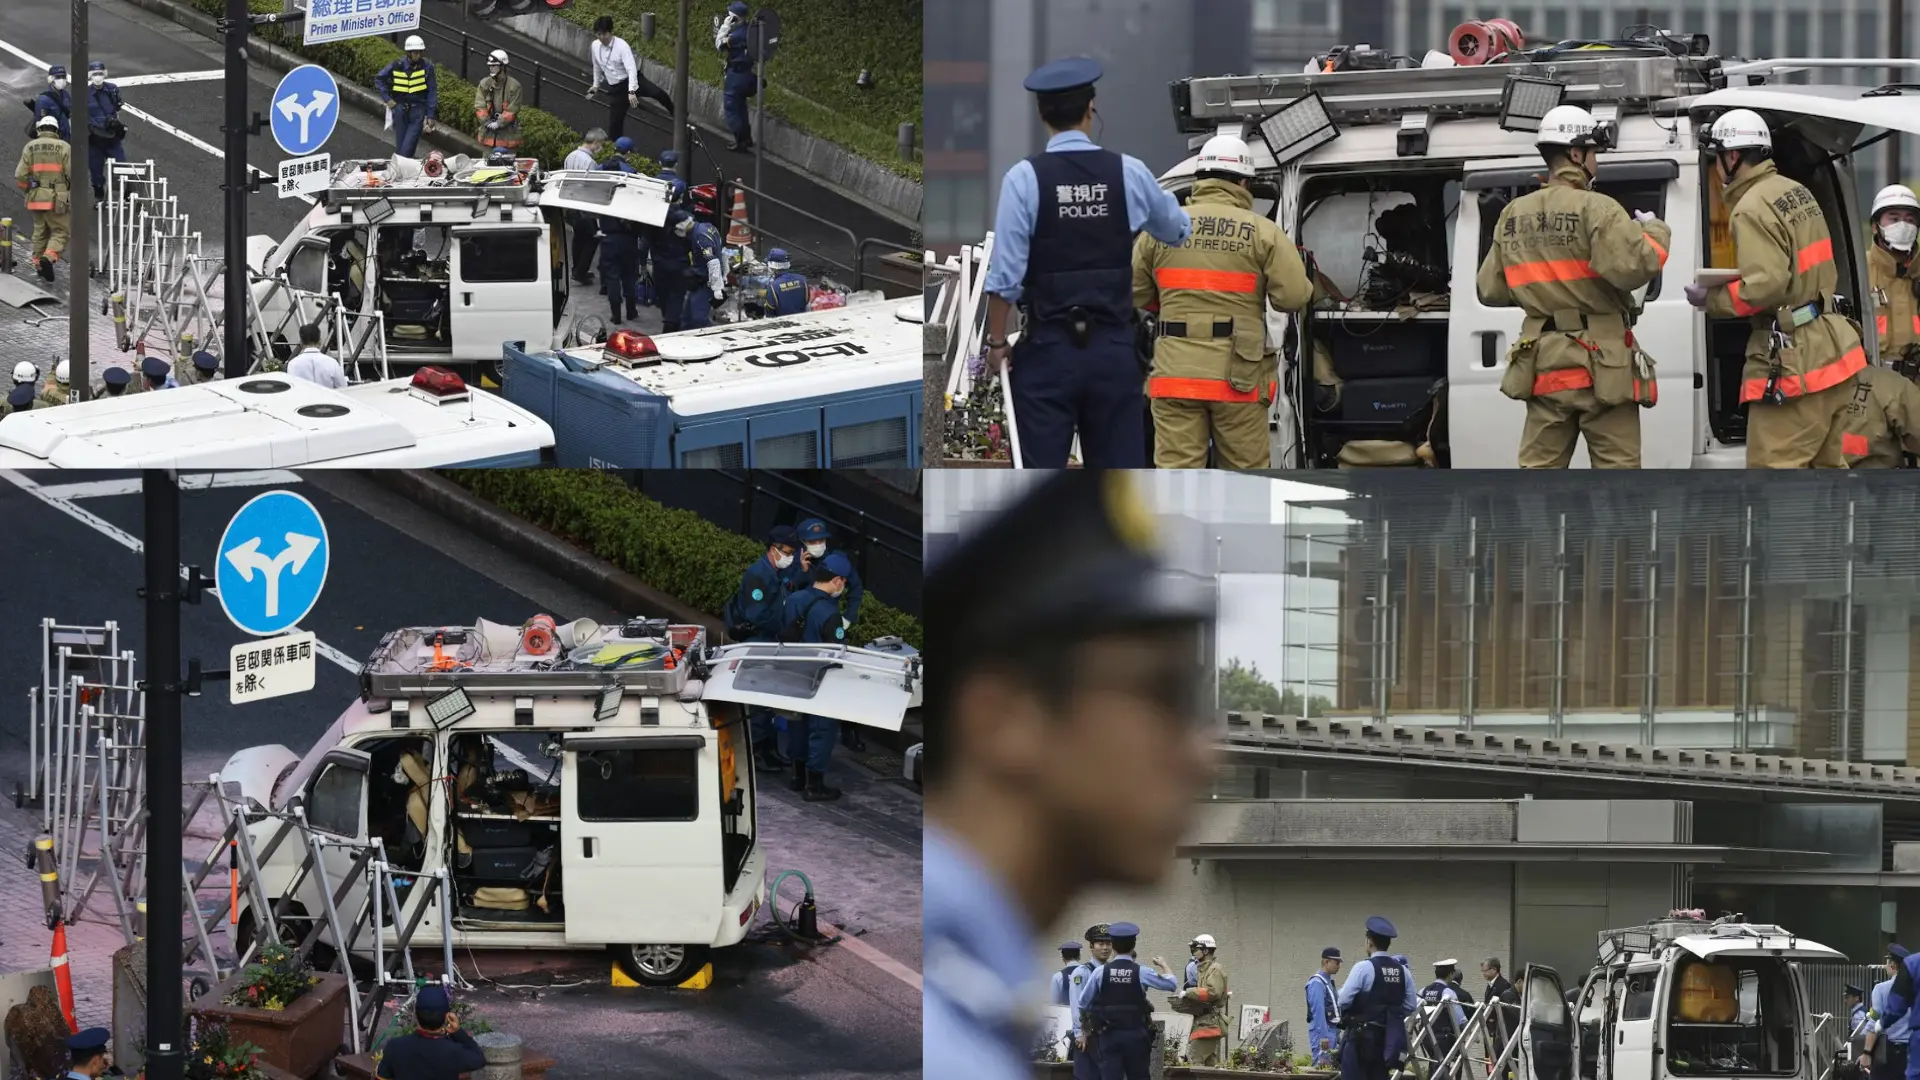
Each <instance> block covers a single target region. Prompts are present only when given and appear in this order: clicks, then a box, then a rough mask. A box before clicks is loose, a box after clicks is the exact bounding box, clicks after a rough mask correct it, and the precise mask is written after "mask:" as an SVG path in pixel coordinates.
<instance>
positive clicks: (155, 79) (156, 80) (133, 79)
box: [109, 71, 227, 86]
mask: <svg viewBox="0 0 1920 1080" xmlns="http://www.w3.org/2000/svg"><path fill="white" fill-rule="evenodd" d="M226 77H227V73H226V72H224V71H181V72H175V73H172V74H168V75H129V76H127V77H126V78H124V79H121V78H116V79H112V80H109V81H111V82H112V83H113V84H114V85H115V86H153V85H156V84H161V83H186V82H212V81H214V80H215V79H224V78H226Z"/></svg>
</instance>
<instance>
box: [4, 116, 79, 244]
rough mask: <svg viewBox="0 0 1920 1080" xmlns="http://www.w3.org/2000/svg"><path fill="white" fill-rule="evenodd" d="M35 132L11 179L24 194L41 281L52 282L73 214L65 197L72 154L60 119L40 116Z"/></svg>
mask: <svg viewBox="0 0 1920 1080" xmlns="http://www.w3.org/2000/svg"><path fill="white" fill-rule="evenodd" d="M34 130H35V131H36V132H37V134H36V135H35V136H34V138H33V140H32V141H31V142H29V143H27V145H26V146H24V147H21V149H20V164H19V165H18V166H16V167H15V168H14V170H13V179H14V182H15V183H18V184H19V185H20V190H21V191H24V192H26V193H27V209H28V210H29V211H31V212H32V213H33V261H34V262H35V263H36V264H38V266H39V270H40V277H41V279H42V280H45V281H52V280H53V264H54V263H56V262H59V261H60V253H61V252H63V251H65V250H66V249H67V226H68V224H69V216H70V215H71V214H72V213H73V204H72V203H71V202H70V201H69V198H70V196H69V194H68V192H69V191H70V185H71V182H72V177H73V151H72V150H71V149H70V148H69V147H68V146H67V144H66V143H64V142H62V141H61V139H60V118H59V117H57V116H43V117H41V118H40V121H39V123H37V124H35V125H34Z"/></svg>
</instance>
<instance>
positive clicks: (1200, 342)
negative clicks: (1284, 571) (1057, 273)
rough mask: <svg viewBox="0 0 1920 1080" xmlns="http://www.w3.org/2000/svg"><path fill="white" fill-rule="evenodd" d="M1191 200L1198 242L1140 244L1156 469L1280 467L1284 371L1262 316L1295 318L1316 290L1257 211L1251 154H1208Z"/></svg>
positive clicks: (1137, 290)
mask: <svg viewBox="0 0 1920 1080" xmlns="http://www.w3.org/2000/svg"><path fill="white" fill-rule="evenodd" d="M1198 166H1199V168H1198V171H1197V173H1196V176H1197V177H1198V183H1196V184H1195V185H1194V187H1193V195H1192V197H1190V198H1189V199H1188V200H1187V216H1188V217H1190V218H1192V219H1193V232H1192V234H1191V235H1190V236H1188V238H1187V241H1186V243H1184V244H1181V245H1179V246H1178V247H1172V246H1169V245H1167V244H1164V243H1161V242H1160V241H1158V240H1155V239H1154V238H1153V237H1152V236H1150V235H1148V234H1145V233H1142V234H1141V236H1140V239H1139V240H1138V241H1136V242H1135V244H1134V248H1133V306H1134V307H1136V308H1144V309H1147V310H1149V311H1158V312H1159V328H1158V330H1157V331H1156V334H1157V339H1156V340H1155V341H1154V345H1153V374H1152V377H1151V378H1149V379H1148V381H1147V396H1148V397H1150V398H1151V399H1152V404H1153V438H1154V445H1153V460H1154V464H1155V465H1157V466H1159V467H1160V468H1163V469H1202V468H1205V467H1206V465H1207V445H1208V443H1209V441H1211V442H1212V444H1213V448H1214V454H1215V458H1216V464H1218V465H1219V466H1221V467H1223V468H1229V469H1264V468H1266V467H1268V465H1270V464H1271V463H1272V459H1273V451H1272V441H1271V439H1270V438H1269V437H1268V432H1267V414H1268V412H1269V410H1270V409H1271V408H1272V405H1273V396H1274V393H1275V392H1276V390H1277V389H1278V382H1279V360H1278V358H1277V357H1276V356H1275V354H1273V353H1271V352H1269V351H1268V350H1267V347H1266V341H1267V321H1266V305H1268V304H1272V305H1273V306H1274V308H1275V309H1276V310H1280V311H1297V310H1300V309H1301V308H1304V307H1306V306H1307V302H1308V301H1309V300H1310V299H1311V298H1312V296H1313V285H1312V283H1310V282H1309V281H1308V280H1307V269H1306V264H1305V263H1303V262H1302V261H1301V259H1300V252H1299V251H1298V250H1297V249H1295V247H1294V246H1293V241H1291V240H1289V239H1287V234H1286V233H1284V232H1282V231H1281V230H1280V226H1278V225H1276V224H1274V223H1273V222H1272V221H1269V220H1267V219H1266V218H1263V217H1261V216H1260V215H1259V214H1256V213H1254V212H1253V195H1252V194H1251V193H1250V192H1249V191H1248V190H1247V182H1248V181H1250V180H1252V179H1253V154H1252V153H1251V152H1250V151H1249V150H1248V149H1247V144H1246V143H1245V142H1244V141H1242V140H1240V139H1238V138H1235V137H1234V136H1231V135H1216V136H1215V137H1213V138H1211V139H1209V140H1207V143H1206V145H1205V146H1203V147H1201V148H1200V158H1199V161H1198Z"/></svg>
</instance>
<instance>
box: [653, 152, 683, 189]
mask: <svg viewBox="0 0 1920 1080" xmlns="http://www.w3.org/2000/svg"><path fill="white" fill-rule="evenodd" d="M658 160H659V162H660V172H659V174H658V176H657V179H659V180H660V181H662V182H663V183H665V184H667V185H668V186H669V187H671V186H672V185H673V184H674V182H675V181H677V180H679V179H680V151H678V150H674V149H671V148H669V149H666V150H662V151H660V157H659V159H658Z"/></svg>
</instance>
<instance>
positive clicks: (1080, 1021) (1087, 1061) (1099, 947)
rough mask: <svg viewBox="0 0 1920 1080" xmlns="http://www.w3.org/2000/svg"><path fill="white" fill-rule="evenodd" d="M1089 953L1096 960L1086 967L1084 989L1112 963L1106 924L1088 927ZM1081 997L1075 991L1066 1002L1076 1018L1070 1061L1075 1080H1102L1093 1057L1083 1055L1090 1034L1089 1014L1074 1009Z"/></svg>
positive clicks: (1068, 1054) (1109, 935)
mask: <svg viewBox="0 0 1920 1080" xmlns="http://www.w3.org/2000/svg"><path fill="white" fill-rule="evenodd" d="M1087 951H1088V952H1090V953H1092V954H1093V957H1092V960H1091V961H1090V962H1089V963H1088V964H1087V970H1086V974H1085V978H1083V979H1082V980H1081V984H1082V985H1085V982H1086V979H1090V978H1092V977H1093V972H1094V969H1095V968H1098V967H1099V966H1100V965H1101V964H1104V963H1106V962H1107V961H1109V960H1111V959H1113V932H1112V930H1111V929H1109V928H1108V926H1107V924H1106V923H1094V924H1093V925H1092V926H1089V927H1087ZM1079 997H1080V992H1079V990H1077V989H1076V990H1075V991H1074V992H1073V994H1072V995H1071V996H1070V997H1069V998H1068V1000H1067V1005H1068V1009H1067V1013H1068V1015H1069V1016H1071V1017H1072V1018H1073V1024H1072V1027H1071V1029H1070V1031H1069V1035H1070V1038H1068V1040H1067V1060H1068V1061H1071V1062H1073V1080H1100V1066H1099V1065H1097V1064H1095V1063H1094V1060H1093V1055H1092V1054H1083V1053H1081V1052H1080V1036H1081V1034H1082V1033H1083V1032H1085V1031H1086V1030H1087V1018H1086V1014H1085V1013H1083V1012H1082V1011H1081V1010H1080V1009H1079V1008H1078V1007H1077V1006H1076V1005H1074V1002H1075V1001H1077V1000H1078V999H1079Z"/></svg>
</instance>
